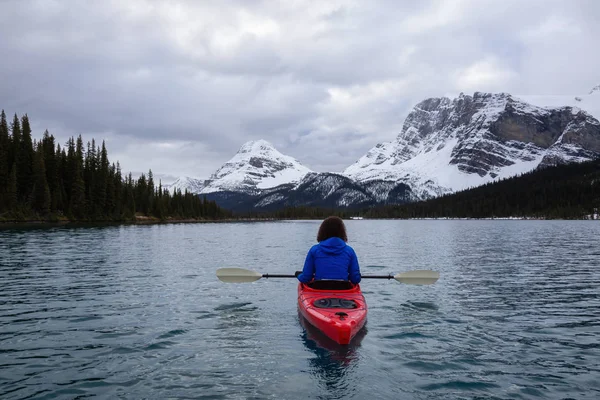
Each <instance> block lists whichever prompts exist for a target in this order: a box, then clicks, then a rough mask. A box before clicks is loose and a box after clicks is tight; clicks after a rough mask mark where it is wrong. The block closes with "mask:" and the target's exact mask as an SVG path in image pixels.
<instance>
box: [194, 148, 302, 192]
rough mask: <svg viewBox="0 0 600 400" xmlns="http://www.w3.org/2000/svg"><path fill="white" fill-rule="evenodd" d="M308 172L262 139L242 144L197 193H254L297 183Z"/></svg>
mask: <svg viewBox="0 0 600 400" xmlns="http://www.w3.org/2000/svg"><path fill="white" fill-rule="evenodd" d="M310 172H312V171H311V170H310V169H309V168H307V167H305V166H304V165H302V164H300V163H299V162H298V161H296V160H295V159H294V158H292V157H290V156H286V155H283V154H281V153H280V152H279V151H277V150H276V149H275V148H274V147H273V145H271V143H269V142H267V141H266V140H255V141H250V142H247V143H245V144H244V145H243V146H242V147H241V148H240V149H239V150H238V152H237V153H236V154H235V155H234V156H233V158H232V159H231V160H229V161H227V162H226V163H225V164H223V165H222V166H221V168H219V169H218V170H217V171H216V172H215V173H214V174H213V175H212V176H211V177H210V178H209V179H208V180H206V181H205V182H204V187H203V188H202V190H201V191H200V193H201V194H207V193H213V192H225V191H233V192H244V193H254V192H256V191H257V190H261V189H268V188H273V187H276V186H279V185H283V184H287V183H297V182H299V181H300V180H302V178H303V177H304V176H305V175H306V174H308V173H310Z"/></svg>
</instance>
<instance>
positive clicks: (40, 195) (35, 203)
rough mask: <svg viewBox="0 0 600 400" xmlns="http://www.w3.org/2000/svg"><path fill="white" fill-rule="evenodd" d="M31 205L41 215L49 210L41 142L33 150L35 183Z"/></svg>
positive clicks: (48, 195)
mask: <svg viewBox="0 0 600 400" xmlns="http://www.w3.org/2000/svg"><path fill="white" fill-rule="evenodd" d="M31 206H32V208H33V209H34V210H35V211H37V212H39V213H41V214H43V215H46V214H48V213H49V212H50V189H49V187H48V181H47V179H46V167H45V164H44V149H43V147H42V145H41V144H39V145H38V148H37V151H36V152H35V183H34V185H33V192H32V198H31Z"/></svg>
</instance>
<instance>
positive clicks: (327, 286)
mask: <svg viewBox="0 0 600 400" xmlns="http://www.w3.org/2000/svg"><path fill="white" fill-rule="evenodd" d="M304 285H306V286H307V287H308V288H310V289H315V290H352V289H354V288H355V286H356V285H354V284H353V283H352V282H349V281H338V280H320V281H312V282H309V283H305V284H304Z"/></svg>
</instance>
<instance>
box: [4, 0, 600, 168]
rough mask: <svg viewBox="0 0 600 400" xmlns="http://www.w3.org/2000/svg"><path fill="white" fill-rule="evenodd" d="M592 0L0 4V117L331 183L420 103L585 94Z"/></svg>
mask: <svg viewBox="0 0 600 400" xmlns="http://www.w3.org/2000/svg"><path fill="white" fill-rule="evenodd" d="M599 21H600V1H595V0H581V1H577V0H573V1H564V0H560V1H552V0H540V1H534V0H529V1H528V0H514V1H512V0H490V1H485V0H461V1H459V0H456V1H450V0H440V1H418V2H417V1H412V0H410V1H393V0H390V1H385V0H382V1H372V0H365V1H330V0H328V1H323V0H318V1H302V0H300V1H284V0H282V1H257V0H238V1H210V2H209V1H200V0H198V1H193V0H189V1H167V0H165V1H161V0H127V1H125V0H114V1H110V0H106V1H100V0H98V1H92V0H89V1H88V0H85V1H84V0H73V1H68V0H37V1H33V0H31V1H30V0H0V108H4V109H5V110H6V112H7V114H9V115H12V114H14V113H15V112H16V113H18V114H19V115H21V114H23V113H28V115H29V117H30V120H31V121H32V124H33V128H34V137H37V138H39V137H41V135H42V133H43V130H44V129H46V128H47V129H48V130H49V131H50V132H51V133H52V134H54V135H55V136H56V137H57V138H58V139H59V140H60V142H61V143H64V141H65V140H66V138H67V137H68V136H71V135H77V134H82V136H83V138H84V141H88V140H91V138H92V137H94V138H95V139H96V140H102V139H104V140H106V144H107V147H108V153H109V157H110V159H111V161H117V160H119V161H120V162H121V165H122V168H123V170H124V171H125V172H128V171H134V172H136V171H147V170H148V169H150V168H151V169H152V170H153V172H154V173H155V174H156V175H157V176H163V177H165V178H166V180H169V177H175V176H181V175H186V176H192V177H197V178H208V177H209V175H210V174H211V173H212V172H214V171H215V170H216V169H217V168H218V167H219V166H220V165H221V164H223V163H224V162H226V161H227V160H229V159H230V158H231V157H232V156H233V155H234V154H235V153H236V151H237V150H238V149H239V147H240V146H241V145H242V144H243V143H245V142H246V141H248V140H256V139H265V140H268V141H270V142H271V143H273V145H274V146H275V147H276V148H277V149H278V150H279V151H281V152H282V153H284V154H287V155H291V156H293V157H295V158H296V159H298V160H299V161H300V162H301V163H303V164H304V165H306V166H307V167H309V168H311V169H313V170H315V171H331V172H339V171H341V170H343V169H344V168H345V167H347V166H348V165H350V164H352V163H353V162H355V161H356V160H357V159H358V158H359V157H361V156H362V155H364V154H365V153H366V152H367V151H368V150H369V149H370V148H371V147H373V146H374V145H376V144H377V143H380V142H384V141H390V140H393V139H394V138H395V137H396V135H397V134H398V132H399V131H400V129H401V126H402V123H403V121H404V118H405V117H406V114H407V113H408V112H409V111H410V108H412V107H413V106H414V105H415V104H416V103H418V102H419V101H421V100H423V99H425V98H427V97H432V96H437V97H439V96H445V95H456V94H457V93H459V92H465V93H469V94H471V93H472V92H474V91H494V92H498V91H503V92H510V93H516V94H529V95H540V94H544V95H545V94H565V95H571V94H585V93H587V92H588V91H589V90H590V89H591V88H592V87H593V86H595V85H598V84H600V51H599V49H600V26H599V25H600V24H599Z"/></svg>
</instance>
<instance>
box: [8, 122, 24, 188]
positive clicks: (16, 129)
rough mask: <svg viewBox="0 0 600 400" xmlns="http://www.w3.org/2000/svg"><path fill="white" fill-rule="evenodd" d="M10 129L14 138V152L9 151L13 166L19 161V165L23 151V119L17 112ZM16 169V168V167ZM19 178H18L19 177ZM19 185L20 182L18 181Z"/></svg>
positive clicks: (10, 162)
mask: <svg viewBox="0 0 600 400" xmlns="http://www.w3.org/2000/svg"><path fill="white" fill-rule="evenodd" d="M10 131H11V139H12V152H10V151H9V153H12V154H11V155H9V158H8V162H9V164H10V165H11V166H12V165H13V163H17V166H18V165H19V158H20V156H19V153H20V152H21V121H20V120H19V117H18V116H17V114H15V116H14V118H13V122H12V123H11V124H10ZM15 171H16V169H15ZM17 180H18V178H17ZM17 185H18V182H17ZM17 190H18V186H17Z"/></svg>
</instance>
